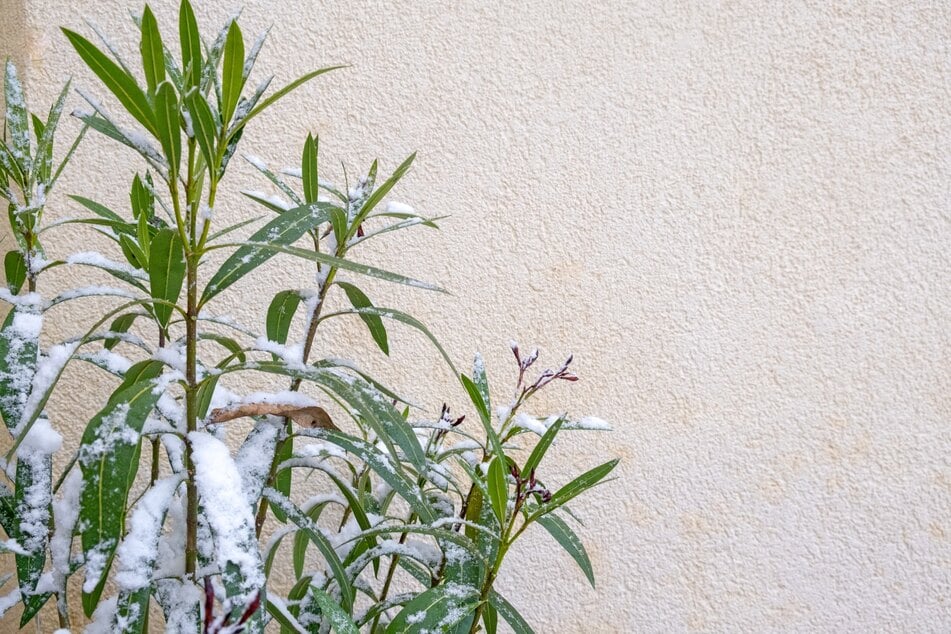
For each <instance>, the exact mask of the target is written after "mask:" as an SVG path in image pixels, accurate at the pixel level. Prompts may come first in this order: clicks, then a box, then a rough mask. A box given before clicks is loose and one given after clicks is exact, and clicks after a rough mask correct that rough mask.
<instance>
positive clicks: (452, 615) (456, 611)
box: [386, 584, 479, 634]
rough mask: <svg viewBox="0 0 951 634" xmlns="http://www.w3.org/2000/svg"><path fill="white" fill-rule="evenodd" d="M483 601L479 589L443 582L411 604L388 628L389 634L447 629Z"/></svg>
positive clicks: (443, 630)
mask: <svg viewBox="0 0 951 634" xmlns="http://www.w3.org/2000/svg"><path fill="white" fill-rule="evenodd" d="M478 604H479V594H478V592H476V590H475V588H472V587H470V586H464V585H457V584H443V585H441V586H436V587H435V588H430V589H429V590H427V591H426V592H423V593H422V594H420V595H419V596H418V597H416V598H415V599H413V600H412V601H410V602H409V603H407V604H406V605H405V606H404V607H403V609H402V610H401V611H400V613H399V614H397V615H396V618H394V619H393V621H392V622H391V623H390V624H389V626H388V627H387V628H386V634H410V633H413V634H420V633H422V632H447V631H451V629H452V626H453V625H455V624H456V623H458V622H459V621H461V620H462V619H464V618H465V617H466V616H468V615H469V613H470V612H472V611H473V610H474V609H475V607H476V606H477V605H478Z"/></svg>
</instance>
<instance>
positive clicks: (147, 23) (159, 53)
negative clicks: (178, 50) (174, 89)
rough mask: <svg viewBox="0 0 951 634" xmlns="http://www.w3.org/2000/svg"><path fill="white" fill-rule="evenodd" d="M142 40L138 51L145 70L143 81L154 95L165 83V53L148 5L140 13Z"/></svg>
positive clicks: (156, 23) (156, 24)
mask: <svg viewBox="0 0 951 634" xmlns="http://www.w3.org/2000/svg"><path fill="white" fill-rule="evenodd" d="M141 28H142V40H141V42H140V43H139V51H140V52H141V53H142V68H144V69H145V81H146V84H147V85H148V88H149V93H151V94H153V95H154V94H155V90H156V88H158V86H159V84H161V83H162V82H163V81H165V53H164V51H163V50H162V36H161V35H159V28H158V22H156V20H155V14H153V13H152V9H151V8H149V5H145V9H144V10H143V12H142V27H141Z"/></svg>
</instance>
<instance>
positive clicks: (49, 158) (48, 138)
mask: <svg viewBox="0 0 951 634" xmlns="http://www.w3.org/2000/svg"><path fill="white" fill-rule="evenodd" d="M71 83H72V82H71V81H70V80H67V82H66V84H65V85H64V86H63V90H62V91H60V93H59V97H58V98H57V99H56V102H55V103H54V104H53V106H52V107H51V108H50V112H49V115H48V116H47V118H46V124H45V125H44V126H43V132H42V133H41V134H40V138H39V139H38V140H37V143H36V162H35V163H34V164H33V178H34V180H36V181H37V182H39V183H45V184H46V185H47V186H46V191H47V192H48V191H49V189H50V185H51V183H50V176H51V171H52V168H53V136H54V135H55V134H56V128H57V126H58V125H59V119H60V115H62V113H63V105H64V104H65V103H66V96H67V95H68V94H69V87H70V85H71Z"/></svg>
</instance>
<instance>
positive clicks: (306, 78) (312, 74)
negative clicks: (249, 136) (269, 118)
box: [228, 65, 345, 139]
mask: <svg viewBox="0 0 951 634" xmlns="http://www.w3.org/2000/svg"><path fill="white" fill-rule="evenodd" d="M339 68H345V65H342V66H330V67H328V68H321V69H319V70H315V71H313V72H310V73H307V74H306V75H303V76H302V77H298V78H297V79H295V80H294V81H292V82H291V83H289V84H288V85H286V86H284V87H283V88H281V89H280V90H278V91H277V92H276V93H274V94H273V95H271V96H270V97H268V98H267V99H265V100H264V101H262V102H261V103H260V104H258V105H257V107H255V108H254V109H253V110H251V112H249V113H248V116H246V117H245V118H244V119H242V120H241V122H240V124H238V125H237V126H236V127H234V128H233V129H232V130H230V131H229V132H228V137H229V139H230V138H231V137H233V136H234V135H235V134H237V133H238V131H239V130H241V129H242V128H244V126H246V125H247V124H248V121H250V120H251V119H253V118H254V117H256V116H257V115H259V114H261V112H262V111H264V109H265V108H267V107H268V106H270V105H271V104H273V103H274V102H276V101H277V100H278V99H280V98H281V97H284V96H285V95H287V93H289V92H291V91H292V90H294V89H295V88H297V87H299V86H301V85H302V84H304V83H306V82H308V81H310V80H311V79H313V78H314V77H317V76H319V75H323V74H324V73H329V72H330V71H332V70H337V69H339Z"/></svg>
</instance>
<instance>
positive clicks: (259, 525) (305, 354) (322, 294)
mask: <svg viewBox="0 0 951 634" xmlns="http://www.w3.org/2000/svg"><path fill="white" fill-rule="evenodd" d="M318 246H319V243H318V244H316V245H315V248H316V247H318ZM336 274H337V269H330V272H329V273H328V274H327V279H326V280H324V283H323V285H322V286H321V287H320V290H319V291H318V294H317V303H316V304H315V305H314V310H313V311H312V312H311V314H310V316H309V317H310V322H309V323H308V326H307V334H306V335H305V337H304V349H303V351H302V352H301V362H302V363H305V364H306V363H307V360H308V359H309V358H310V353H311V350H312V349H313V347H314V338H315V336H316V335H317V324H318V323H319V321H320V313H321V311H322V310H323V306H324V299H326V297H327V291H328V290H329V289H330V286H331V284H332V283H333V278H334V276H335V275H336ZM300 386H301V379H299V378H298V379H294V380H293V381H291V391H292V392H296V391H297V390H299V389H300ZM284 425H285V432H286V435H285V437H284V439H283V440H280V441H278V443H277V446H276V447H275V448H274V459H273V460H272V461H271V468H270V470H269V471H268V475H267V485H266V486H274V479H275V478H276V477H277V466H278V465H277V461H278V456H280V455H281V449H282V448H283V447H284V443H286V442H288V441H289V440H290V435H291V431H292V430H291V420H290V419H289V418H286V419H285V420H284ZM267 505H268V502H267V499H266V498H264V497H262V498H261V502H260V503H259V504H258V512H257V514H256V515H255V517H254V531H255V534H256V535H257V536H258V537H260V536H261V531H262V530H263V529H264V520H265V519H266V518H267Z"/></svg>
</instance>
